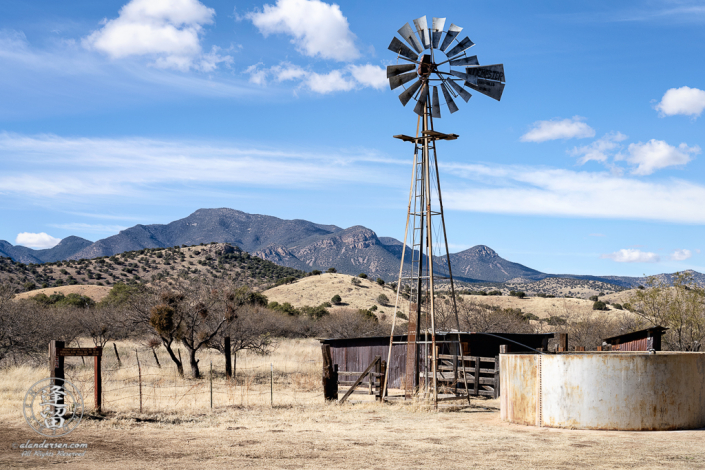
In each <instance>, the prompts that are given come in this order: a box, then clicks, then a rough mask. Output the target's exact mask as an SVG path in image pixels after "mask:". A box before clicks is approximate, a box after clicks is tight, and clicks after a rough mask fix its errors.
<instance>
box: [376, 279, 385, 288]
mask: <svg viewBox="0 0 705 470" xmlns="http://www.w3.org/2000/svg"><path fill="white" fill-rule="evenodd" d="M377 284H379V285H380V286H384V279H382V278H381V277H378V278H377Z"/></svg>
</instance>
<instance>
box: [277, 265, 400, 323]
mask: <svg viewBox="0 0 705 470" xmlns="http://www.w3.org/2000/svg"><path fill="white" fill-rule="evenodd" d="M353 277H354V276H350V275H348V274H330V273H325V274H321V275H319V276H309V277H305V278H303V279H299V280H298V281H296V282H294V283H292V284H286V285H283V286H278V287H274V288H272V289H268V290H266V291H264V292H263V294H264V295H266V296H267V298H268V299H269V301H270V302H271V301H275V302H279V303H284V302H289V303H290V304H292V305H293V306H294V307H303V306H304V305H309V306H316V305H321V304H322V303H323V302H330V299H331V298H332V297H333V296H334V295H339V296H340V297H341V299H342V302H343V303H342V304H341V305H339V306H335V305H334V306H333V307H331V309H330V310H331V312H335V311H336V310H337V309H341V308H354V309H359V308H365V309H368V308H370V307H372V306H373V305H377V308H378V309H379V310H378V311H377V312H376V313H387V314H388V315H390V316H391V314H392V313H394V299H395V297H396V291H395V290H392V289H391V288H389V287H387V286H385V287H382V286H380V285H379V284H377V283H376V282H375V281H374V280H371V279H360V281H361V282H360V285H359V286H355V285H353V284H352V283H351V282H350V280H351V279H352V278H353ZM358 279H359V278H358ZM380 294H384V295H386V296H387V298H388V299H389V303H390V304H391V305H386V306H383V305H379V304H378V303H377V297H379V295H380ZM406 303H407V302H400V304H401V305H404V304H406ZM404 308H406V306H404ZM399 310H402V311H404V312H405V311H406V310H404V309H402V308H400V309H399Z"/></svg>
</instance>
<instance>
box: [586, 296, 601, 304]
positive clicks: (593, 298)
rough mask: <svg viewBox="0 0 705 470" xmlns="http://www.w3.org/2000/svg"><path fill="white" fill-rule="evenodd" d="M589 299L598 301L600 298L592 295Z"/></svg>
mask: <svg viewBox="0 0 705 470" xmlns="http://www.w3.org/2000/svg"><path fill="white" fill-rule="evenodd" d="M588 300H592V301H593V302H597V301H598V300H600V299H598V298H597V296H596V295H591V296H590V297H588Z"/></svg>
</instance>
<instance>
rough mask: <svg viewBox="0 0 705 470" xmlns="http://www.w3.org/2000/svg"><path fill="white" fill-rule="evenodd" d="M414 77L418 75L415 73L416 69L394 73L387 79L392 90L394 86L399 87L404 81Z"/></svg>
mask: <svg viewBox="0 0 705 470" xmlns="http://www.w3.org/2000/svg"><path fill="white" fill-rule="evenodd" d="M416 77H418V75H417V74H416V70H414V71H413V72H409V73H405V74H403V75H396V76H394V77H392V78H390V79H389V86H390V87H391V88H392V90H393V89H395V88H399V87H400V86H402V85H403V84H405V83H406V82H410V81H412V80H413V79H415V78H416Z"/></svg>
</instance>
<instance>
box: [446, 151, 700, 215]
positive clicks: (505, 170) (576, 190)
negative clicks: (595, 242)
mask: <svg viewBox="0 0 705 470" xmlns="http://www.w3.org/2000/svg"><path fill="white" fill-rule="evenodd" d="M441 166H442V171H444V172H445V174H446V175H447V176H446V179H447V180H449V177H450V176H451V175H453V176H457V177H460V178H462V179H463V180H464V181H463V180H461V181H460V182H458V181H457V180H456V181H453V180H449V182H448V183H444V189H443V203H444V206H445V207H446V208H448V209H454V210H464V211H473V212H482V213H495V214H522V215H542V216H554V217H586V218H603V219H620V220H651V221H662V222H673V223H695V224H705V211H703V210H702V201H704V200H705V186H704V185H701V184H697V183H692V182H689V181H684V180H682V179H676V178H671V179H668V180H664V181H642V180H640V179H636V178H630V177H621V176H619V175H614V174H610V173H609V172H605V171H602V172H592V171H571V170H563V169H555V168H541V167H532V166H520V165H511V166H498V165H491V166H490V165H468V164H449V163H445V164H442V165H441Z"/></svg>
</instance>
